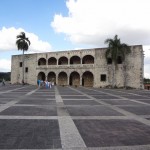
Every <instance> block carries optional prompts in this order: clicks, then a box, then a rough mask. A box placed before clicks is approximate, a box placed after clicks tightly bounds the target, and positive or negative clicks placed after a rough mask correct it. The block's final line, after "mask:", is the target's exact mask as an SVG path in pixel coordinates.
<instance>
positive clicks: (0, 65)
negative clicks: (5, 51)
mask: <svg viewBox="0 0 150 150" xmlns="http://www.w3.org/2000/svg"><path fill="white" fill-rule="evenodd" d="M10 70H11V60H9V59H0V72H10Z"/></svg>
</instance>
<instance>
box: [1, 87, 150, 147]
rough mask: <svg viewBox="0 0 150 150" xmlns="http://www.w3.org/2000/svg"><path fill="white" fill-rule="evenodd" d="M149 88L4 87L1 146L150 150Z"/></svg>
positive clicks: (2, 92) (2, 94) (2, 95)
mask: <svg viewBox="0 0 150 150" xmlns="http://www.w3.org/2000/svg"><path fill="white" fill-rule="evenodd" d="M149 95H150V93H149V91H145V90H124V89H114V90H113V89H102V88H85V87H77V88H75V87H67V86H65V87H62V86H53V87H52V88H51V89H45V88H44V87H42V88H37V86H30V85H29V86H28V85H25V86H22V85H14V86H13V85H8V86H5V87H0V149H35V150H37V149H39V150H40V149H41V150H46V149H47V150H149V149H150V138H149V137H150V104H149V100H150V99H148V98H149V97H148V96H149Z"/></svg>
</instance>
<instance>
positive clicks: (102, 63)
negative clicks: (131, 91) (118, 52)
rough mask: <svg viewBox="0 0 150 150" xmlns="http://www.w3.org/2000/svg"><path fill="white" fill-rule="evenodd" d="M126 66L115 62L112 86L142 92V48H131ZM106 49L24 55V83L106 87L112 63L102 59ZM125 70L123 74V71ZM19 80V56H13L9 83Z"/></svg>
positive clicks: (20, 74) (111, 73)
mask: <svg viewBox="0 0 150 150" xmlns="http://www.w3.org/2000/svg"><path fill="white" fill-rule="evenodd" d="M130 48H131V53H130V54H129V55H127V57H126V67H124V63H123V62H118V64H117V69H116V71H115V84H116V86H117V87H123V86H124V83H125V82H126V85H127V86H128V87H133V88H139V89H143V68H144V60H143V59H144V56H143V48H142V45H135V46H131V47H130ZM105 52H106V48H95V49H82V50H71V51H59V52H47V53H36V54H25V58H24V60H25V61H24V67H25V70H24V72H25V73H24V81H25V83H28V84H32V85H36V84H37V79H41V80H48V81H51V82H54V83H55V84H57V85H74V86H93V87H107V86H110V85H112V82H113V81H112V79H113V71H112V63H110V62H109V61H108V60H106V58H105ZM124 68H126V71H125V69H124ZM21 81H22V55H13V56H12V63H11V83H12V84H15V83H21Z"/></svg>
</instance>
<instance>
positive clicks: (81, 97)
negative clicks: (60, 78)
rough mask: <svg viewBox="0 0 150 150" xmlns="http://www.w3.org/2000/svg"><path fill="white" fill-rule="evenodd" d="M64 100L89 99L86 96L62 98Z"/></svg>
mask: <svg viewBox="0 0 150 150" xmlns="http://www.w3.org/2000/svg"><path fill="white" fill-rule="evenodd" d="M61 97H62V99H89V98H88V97H86V96H63V95H62V96H61Z"/></svg>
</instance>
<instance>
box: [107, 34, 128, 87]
mask: <svg viewBox="0 0 150 150" xmlns="http://www.w3.org/2000/svg"><path fill="white" fill-rule="evenodd" d="M105 44H108V48H107V50H106V53H105V57H106V59H111V60H112V70H113V75H112V83H111V84H112V87H113V88H114V87H115V86H116V78H115V74H116V69H117V68H118V67H117V64H118V60H119V59H121V60H120V61H121V63H123V71H124V87H125V88H126V82H127V81H126V78H127V74H126V63H127V62H126V55H127V54H128V53H130V52H131V50H130V47H129V46H128V45H127V44H125V43H121V41H120V39H119V38H118V35H115V36H114V38H113V39H110V38H108V39H106V40H105Z"/></svg>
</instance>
